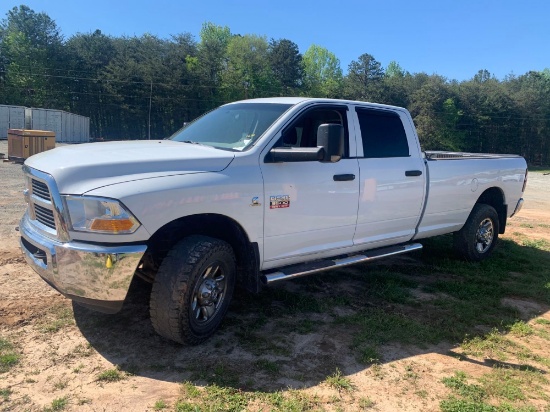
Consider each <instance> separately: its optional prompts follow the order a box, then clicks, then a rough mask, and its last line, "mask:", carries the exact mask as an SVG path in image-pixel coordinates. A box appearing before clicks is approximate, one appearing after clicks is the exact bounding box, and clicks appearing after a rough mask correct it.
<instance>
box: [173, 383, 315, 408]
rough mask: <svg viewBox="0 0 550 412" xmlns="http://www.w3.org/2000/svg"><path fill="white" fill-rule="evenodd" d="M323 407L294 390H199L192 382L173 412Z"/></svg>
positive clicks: (184, 386)
mask: <svg viewBox="0 0 550 412" xmlns="http://www.w3.org/2000/svg"><path fill="white" fill-rule="evenodd" d="M320 406H321V404H320V401H319V399H318V398H317V397H316V396H310V395H307V394H305V393H303V392H301V391H297V390H292V389H288V390H286V391H276V392H262V391H254V392H244V391H241V390H239V389H235V388H227V387H221V386H218V385H216V384H212V385H207V386H205V387H204V388H201V389H198V388H197V387H196V386H195V385H193V384H192V383H191V382H184V383H183V384H182V385H181V392H180V397H179V399H178V400H177V402H176V404H175V406H174V410H175V411H176V412H197V411H198V412H202V411H204V412H206V411H235V412H237V411H244V410H269V411H280V412H301V411H314V410H321V408H320Z"/></svg>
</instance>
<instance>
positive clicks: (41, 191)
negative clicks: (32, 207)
mask: <svg viewBox="0 0 550 412" xmlns="http://www.w3.org/2000/svg"><path fill="white" fill-rule="evenodd" d="M32 193H33V194H34V195H35V196H37V197H39V198H41V199H45V200H50V189H48V185H46V183H43V182H40V181H38V180H36V179H32Z"/></svg>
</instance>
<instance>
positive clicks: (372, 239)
mask: <svg viewBox="0 0 550 412" xmlns="http://www.w3.org/2000/svg"><path fill="white" fill-rule="evenodd" d="M353 113H354V115H355V117H354V119H355V122H356V126H355V127H356V129H357V142H358V148H357V150H358V163H359V169H360V171H359V176H360V178H359V184H360V194H359V212H358V217H357V230H356V233H355V236H354V244H355V245H360V244H364V245H366V246H368V247H379V246H385V245H390V244H396V243H401V242H405V241H408V240H410V239H411V238H412V236H413V235H414V232H415V229H416V225H417V224H418V220H419V218H420V214H421V209H422V206H423V201H424V195H425V193H424V191H425V183H424V182H425V178H426V177H425V175H424V162H423V159H422V158H421V157H420V151H419V147H418V144H417V140H416V136H415V135H414V132H413V129H412V124H410V123H409V117H408V116H407V115H406V114H405V113H404V112H402V111H398V110H392V109H391V108H388V109H382V108H377V107H367V106H356V107H355V108H354V110H353Z"/></svg>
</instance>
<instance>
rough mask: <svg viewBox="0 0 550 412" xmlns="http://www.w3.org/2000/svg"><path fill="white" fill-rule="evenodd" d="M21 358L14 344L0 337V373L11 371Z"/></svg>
mask: <svg viewBox="0 0 550 412" xmlns="http://www.w3.org/2000/svg"><path fill="white" fill-rule="evenodd" d="M19 359H20V356H19V354H18V353H17V352H16V351H15V348H14V346H13V344H12V343H11V342H10V341H8V340H7V339H4V338H2V337H0V373H4V372H7V371H9V370H10V369H11V368H13V367H14V366H15V365H17V363H18V362H19Z"/></svg>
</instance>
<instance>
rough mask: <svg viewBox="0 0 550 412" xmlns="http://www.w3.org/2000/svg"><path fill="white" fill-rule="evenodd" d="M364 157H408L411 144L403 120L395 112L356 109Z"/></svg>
mask: <svg viewBox="0 0 550 412" xmlns="http://www.w3.org/2000/svg"><path fill="white" fill-rule="evenodd" d="M355 110H356V112H357V117H358V118H359V127H360V128H361V137H362V139H363V152H364V157H370V158H373V157H376V158H378V157H408V156H409V144H408V142H407V135H406V134H405V129H404V127H403V123H402V122H401V118H400V117H399V115H398V114H397V113H395V112H390V111H386V110H375V109H362V108H358V107H357V108H356V109H355Z"/></svg>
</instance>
